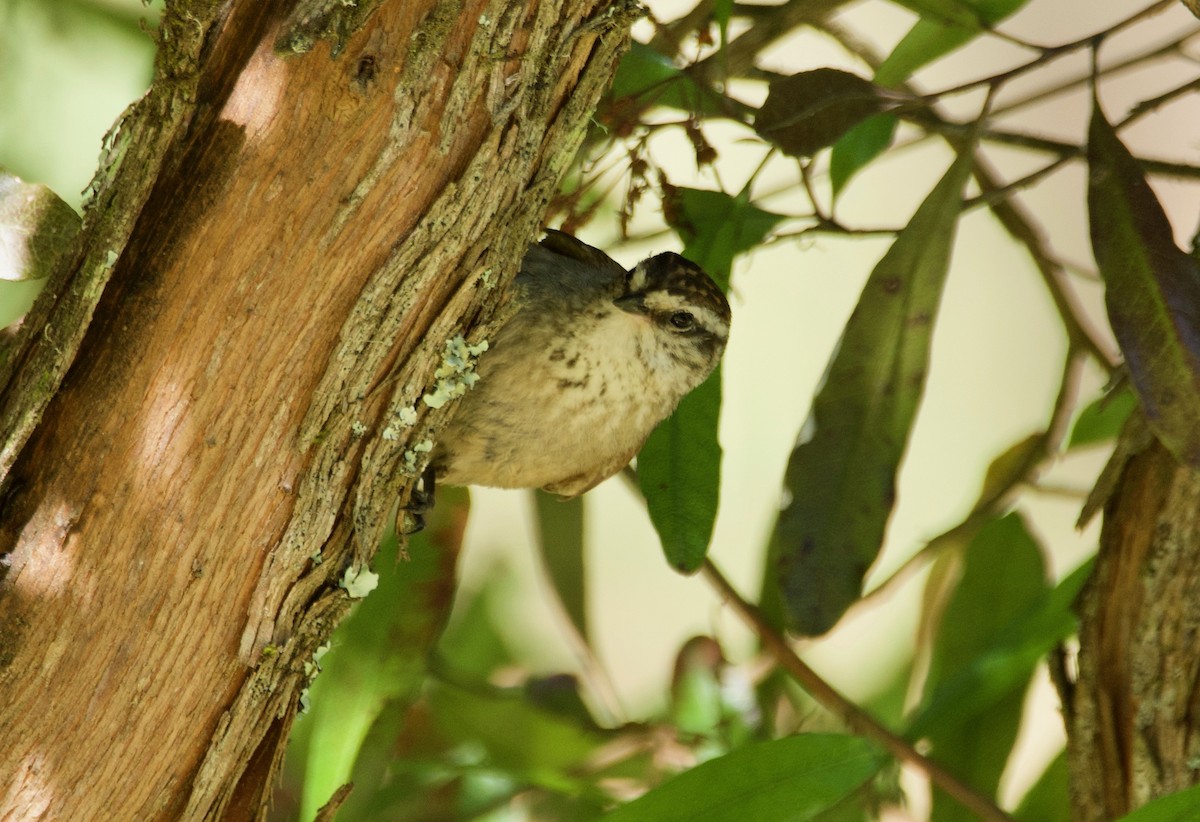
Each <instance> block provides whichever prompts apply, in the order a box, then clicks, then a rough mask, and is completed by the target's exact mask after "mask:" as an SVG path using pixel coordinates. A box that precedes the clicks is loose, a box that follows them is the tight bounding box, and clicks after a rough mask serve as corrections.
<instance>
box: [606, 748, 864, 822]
mask: <svg viewBox="0 0 1200 822" xmlns="http://www.w3.org/2000/svg"><path fill="white" fill-rule="evenodd" d="M881 761H882V758H881V757H880V756H879V754H877V753H876V752H875V751H874V750H873V749H872V748H871V746H870V745H869V744H868V743H867V742H866V741H865V740H862V739H859V738H858V737H853V736H843V735H837V734H803V735H799V736H790V737H785V738H783V739H776V740H772V741H770V742H760V743H757V744H752V745H747V746H745V747H743V748H738V749H737V750H734V751H733V752H731V753H728V754H726V755H725V756H722V757H720V758H719V759H712V760H709V761H708V762H705V763H703V764H700V765H697V766H696V767H695V768H692V769H691V770H690V771H685V772H684V773H682V774H680V775H679V776H677V777H675V778H674V779H672V780H670V781H668V782H666V783H664V784H663V785H662V786H661V787H659V788H656V789H654V790H652V791H650V793H647V794H645V795H643V796H642V797H640V798H639V799H635V800H634V801H633V802H630V803H629V804H628V805H623V806H622V807H620V808H617V810H615V811H613V812H612V813H610V814H608V815H607V816H605V817H604V818H605V819H606V820H611V822H643V820H644V822H669V820H692V819H703V820H705V822H725V820H729V822H741V820H747V819H753V820H755V822H773V820H780V821H781V822H782V820H788V821H789V822H803V820H807V819H814V818H816V817H817V815H818V814H820V813H821V812H822V811H825V810H827V809H829V808H832V807H833V806H835V805H837V804H838V803H839V802H841V801H842V800H843V799H845V798H846V797H847V796H849V795H850V794H851V793H852V792H854V791H855V790H857V789H858V788H859V786H861V785H862V784H863V783H864V782H866V781H867V780H868V779H870V778H871V777H872V776H873V775H874V774H875V772H876V771H877V770H879V767H880V765H881Z"/></svg>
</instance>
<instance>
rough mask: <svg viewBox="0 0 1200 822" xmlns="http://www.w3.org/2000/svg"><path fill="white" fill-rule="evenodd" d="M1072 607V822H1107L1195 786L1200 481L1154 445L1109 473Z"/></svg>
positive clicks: (1199, 751) (1199, 736)
mask: <svg viewBox="0 0 1200 822" xmlns="http://www.w3.org/2000/svg"><path fill="white" fill-rule="evenodd" d="M1131 436H1132V437H1136V436H1137V434H1136V430H1135V427H1132V426H1131V427H1129V428H1128V429H1127V431H1126V433H1125V435H1124V436H1123V439H1125V438H1129V437H1131ZM1079 607H1080V616H1081V620H1082V622H1081V626H1080V636H1079V642H1080V651H1079V677H1078V682H1077V683H1076V684H1075V686H1074V688H1073V690H1072V695H1071V699H1070V700H1069V703H1068V704H1069V707H1070V711H1069V719H1068V738H1069V746H1068V755H1069V763H1070V772H1071V792H1072V797H1071V801H1072V811H1073V812H1072V818H1073V819H1078V820H1101V819H1113V818H1116V817H1119V816H1123V815H1124V814H1126V813H1128V812H1130V811H1132V810H1133V809H1135V808H1137V807H1140V806H1141V805H1144V804H1145V803H1146V802H1149V801H1150V800H1152V799H1154V798H1156V797H1159V796H1163V795H1165V794H1169V793H1174V792H1175V791H1179V790H1182V789H1184V788H1186V787H1189V786H1191V785H1193V784H1195V783H1196V782H1197V777H1198V775H1200V770H1198V767H1200V710H1198V709H1200V653H1198V651H1200V474H1197V473H1196V472H1194V471H1192V470H1191V469H1189V468H1186V467H1184V466H1181V465H1179V464H1178V463H1176V462H1175V460H1174V459H1173V458H1172V457H1171V455H1170V454H1169V453H1168V452H1167V451H1166V449H1165V448H1163V447H1162V446H1161V445H1159V444H1158V443H1157V442H1155V443H1153V444H1151V445H1149V447H1146V448H1145V449H1144V450H1141V451H1140V452H1139V453H1136V454H1134V455H1133V456H1131V457H1129V458H1128V459H1127V461H1126V462H1125V463H1124V466H1123V467H1122V468H1120V473H1119V479H1118V480H1117V484H1116V487H1115V489H1114V492H1113V494H1112V496H1111V497H1110V498H1109V500H1108V503H1107V504H1106V505H1105V514H1104V527H1103V530H1102V533H1101V537H1100V553H1099V556H1098V558H1097V563H1096V570H1095V573H1094V575H1093V578H1092V581H1091V582H1090V584H1089V586H1088V588H1087V589H1086V590H1085V592H1084V594H1083V596H1082V598H1081V601H1080V606H1079Z"/></svg>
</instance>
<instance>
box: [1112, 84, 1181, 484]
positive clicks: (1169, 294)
mask: <svg viewBox="0 0 1200 822" xmlns="http://www.w3.org/2000/svg"><path fill="white" fill-rule="evenodd" d="M1088 166H1089V171H1090V174H1089V178H1088V217H1089V221H1090V224H1091V234H1092V253H1093V254H1094V256H1095V258H1096V264H1097V265H1098V267H1099V269H1100V274H1101V276H1103V277H1104V283H1105V296H1104V302H1105V306H1106V307H1107V309H1108V319H1109V322H1110V324H1111V325H1112V329H1113V333H1114V334H1115V335H1116V337H1117V342H1118V344H1119V345H1120V347H1121V352H1122V353H1123V354H1124V355H1125V364H1126V367H1127V368H1128V369H1129V376H1130V381H1131V382H1132V383H1133V388H1134V391H1135V392H1136V393H1137V396H1138V400H1139V401H1140V402H1141V406H1142V410H1143V412H1144V413H1145V416H1146V420H1147V422H1148V423H1149V424H1150V428H1151V429H1152V430H1153V431H1154V434H1155V436H1157V437H1158V439H1159V440H1160V441H1161V442H1162V444H1163V445H1165V446H1166V447H1167V449H1168V450H1169V451H1170V452H1171V453H1172V454H1173V455H1174V456H1175V458H1176V459H1177V460H1179V461H1180V462H1181V463H1184V464H1186V465H1190V466H1192V467H1193V468H1197V467H1200V263H1197V261H1196V260H1195V259H1194V258H1192V257H1191V256H1189V255H1188V254H1186V253H1184V252H1183V251H1182V250H1180V249H1179V247H1178V246H1176V245H1175V240H1174V237H1173V235H1172V232H1171V224H1170V223H1169V222H1168V221H1167V215H1166V213H1165V212H1164V211H1163V208H1162V205H1161V204H1160V203H1159V202H1158V198H1157V197H1155V196H1154V192H1153V191H1152V190H1151V189H1150V186H1149V185H1147V183H1146V178H1145V177H1144V176H1143V174H1142V170H1141V168H1139V166H1138V163H1137V161H1136V160H1135V159H1134V158H1133V156H1132V155H1131V154H1130V153H1129V150H1128V149H1126V148H1125V146H1124V145H1122V143H1121V141H1120V140H1119V139H1118V138H1117V135H1116V132H1115V131H1113V128H1112V126H1110V125H1109V124H1108V122H1107V121H1106V120H1105V119H1104V113H1103V112H1102V111H1101V110H1100V105H1099V101H1094V103H1093V111H1092V122H1091V127H1090V129H1089V131H1088Z"/></svg>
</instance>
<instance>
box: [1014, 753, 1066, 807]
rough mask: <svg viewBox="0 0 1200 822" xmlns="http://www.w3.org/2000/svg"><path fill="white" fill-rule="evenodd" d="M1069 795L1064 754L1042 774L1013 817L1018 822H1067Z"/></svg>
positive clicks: (1060, 754) (1055, 758)
mask: <svg viewBox="0 0 1200 822" xmlns="http://www.w3.org/2000/svg"><path fill="white" fill-rule="evenodd" d="M1070 795H1071V792H1070V780H1069V777H1068V774H1067V754H1066V751H1063V752H1060V753H1059V755H1058V756H1056V757H1054V761H1052V762H1051V763H1050V764H1049V765H1047V766H1046V770H1044V771H1042V775H1041V776H1039V777H1038V781H1037V782H1035V783H1034V784H1033V787H1032V788H1030V789H1029V790H1028V792H1026V794H1025V796H1024V797H1023V798H1022V799H1021V804H1020V805H1018V806H1017V809H1016V810H1015V811H1013V816H1015V817H1016V818H1017V819H1019V820H1021V822H1070V819H1071V807H1070V802H1069V800H1068V797H1069V796H1070Z"/></svg>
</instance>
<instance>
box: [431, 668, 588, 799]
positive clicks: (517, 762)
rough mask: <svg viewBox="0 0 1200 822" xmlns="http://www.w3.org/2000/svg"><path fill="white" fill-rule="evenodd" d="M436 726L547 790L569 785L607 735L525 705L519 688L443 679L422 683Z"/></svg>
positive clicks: (502, 767) (573, 785)
mask: <svg viewBox="0 0 1200 822" xmlns="http://www.w3.org/2000/svg"><path fill="white" fill-rule="evenodd" d="M428 699H429V705H430V710H431V711H432V712H433V714H434V718H435V721H436V725H437V727H439V728H440V729H441V730H442V732H443V733H444V734H446V735H447V736H449V737H450V738H451V739H453V740H457V741H458V742H459V743H460V744H467V745H474V746H482V747H483V749H484V751H485V752H486V754H485V756H484V757H483V762H484V763H486V764H488V765H491V766H494V767H496V768H499V769H500V770H503V771H508V772H509V773H510V774H511V775H512V776H513V777H515V778H517V779H521V780H525V781H529V782H532V783H535V784H540V785H543V786H545V787H547V788H550V789H552V790H559V789H575V788H577V787H578V786H580V785H582V784H583V783H582V781H581V780H582V777H580V776H578V775H577V774H576V773H575V772H576V771H578V770H580V769H581V765H582V764H583V762H584V761H586V760H587V759H588V758H589V757H591V756H593V755H594V754H595V752H596V748H597V747H598V746H599V745H601V744H602V743H604V742H605V741H606V739H607V738H608V735H607V734H605V733H603V732H601V731H597V730H596V729H594V728H591V727H587V726H585V725H582V724H580V723H578V722H576V721H574V720H573V719H571V718H568V717H564V716H562V715H560V714H557V713H553V712H550V711H546V710H543V709H541V708H539V707H537V706H535V705H533V704H531V703H530V702H529V701H528V700H527V699H526V698H525V696H524V694H523V693H522V692H521V691H520V690H498V689H491V688H472V689H470V690H468V689H466V688H462V687H458V686H456V685H452V684H450V683H447V682H438V683H434V684H431V685H430V686H429V687H428Z"/></svg>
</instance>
